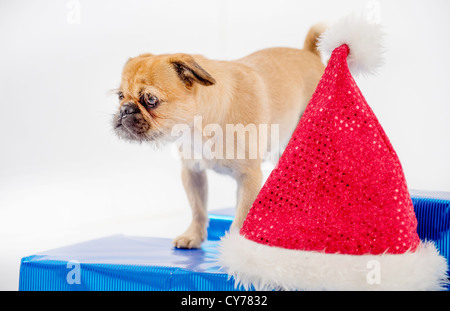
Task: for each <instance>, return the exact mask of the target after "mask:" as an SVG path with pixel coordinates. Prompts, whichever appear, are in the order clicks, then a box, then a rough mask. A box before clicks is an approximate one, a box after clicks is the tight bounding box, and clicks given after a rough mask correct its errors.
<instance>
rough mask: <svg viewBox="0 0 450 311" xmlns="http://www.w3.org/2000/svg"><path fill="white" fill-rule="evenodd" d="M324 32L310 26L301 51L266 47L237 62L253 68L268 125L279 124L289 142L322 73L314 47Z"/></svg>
mask: <svg viewBox="0 0 450 311" xmlns="http://www.w3.org/2000/svg"><path fill="white" fill-rule="evenodd" d="M324 30H325V28H324V26H323V25H321V24H318V25H315V26H313V27H312V28H311V29H310V30H309V32H308V34H307V36H306V39H305V43H304V48H303V49H295V48H269V49H264V50H260V51H257V52H255V53H253V54H251V55H249V56H246V57H244V58H242V59H240V60H238V62H240V63H242V64H245V65H247V66H249V67H251V68H253V69H254V70H255V71H256V72H257V73H258V74H259V75H260V76H261V78H262V80H263V81H264V84H265V87H266V93H267V95H268V96H269V100H268V101H267V104H268V107H267V110H268V111H269V115H270V116H271V120H270V121H269V122H270V124H280V138H281V139H282V140H289V138H290V136H291V134H292V132H293V131H294V129H295V127H296V125H297V123H298V121H299V118H300V116H301V114H302V113H303V111H304V110H305V108H306V106H307V104H308V102H309V100H310V98H311V96H312V94H313V92H314V90H315V89H316V86H317V84H318V83H319V80H320V78H321V76H322V74H323V71H324V70H325V65H324V64H323V63H322V60H321V57H320V53H319V51H318V50H317V47H316V44H317V40H318V38H319V36H320V34H321V33H322V32H323V31H324ZM281 143H282V142H281Z"/></svg>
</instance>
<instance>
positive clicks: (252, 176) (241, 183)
mask: <svg viewBox="0 0 450 311" xmlns="http://www.w3.org/2000/svg"><path fill="white" fill-rule="evenodd" d="M236 181H237V187H238V188H237V207H236V217H235V219H234V221H233V223H232V224H231V229H240V228H241V227H242V225H243V224H244V220H245V218H246V217H247V214H248V211H249V210H250V207H251V206H252V204H253V202H254V201H255V199H256V197H257V196H258V193H259V191H260V190H261V182H262V172H261V165H260V164H259V165H255V166H254V167H252V168H247V169H246V170H245V171H244V172H241V173H240V174H239V175H238V176H237V178H236Z"/></svg>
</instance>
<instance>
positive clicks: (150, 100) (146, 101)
mask: <svg viewBox="0 0 450 311" xmlns="http://www.w3.org/2000/svg"><path fill="white" fill-rule="evenodd" d="M140 102H141V104H142V105H144V106H147V107H149V108H156V107H157V106H158V104H159V99H158V98H157V97H156V96H153V95H149V94H144V95H142V96H141V100H140Z"/></svg>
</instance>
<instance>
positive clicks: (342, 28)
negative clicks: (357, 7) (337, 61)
mask: <svg viewBox="0 0 450 311" xmlns="http://www.w3.org/2000/svg"><path fill="white" fill-rule="evenodd" d="M383 38H384V32H383V31H382V29H381V25H379V24H376V23H369V22H368V20H367V18H365V17H363V16H358V15H355V14H354V15H350V16H347V17H345V18H342V19H341V20H339V21H337V22H336V23H335V24H334V25H332V26H331V27H330V28H329V29H328V30H327V31H326V32H324V33H323V34H322V36H321V37H320V38H319V42H318V48H319V50H320V51H321V52H323V53H325V55H326V56H328V55H331V53H332V52H333V50H334V49H335V48H337V47H339V46H341V45H343V44H347V45H348V46H349V48H350V53H349V55H348V58H347V63H348V67H349V69H350V71H351V73H352V74H354V75H358V74H363V75H365V74H374V73H376V70H377V69H378V68H379V67H380V66H381V65H382V64H383V53H384V47H383Z"/></svg>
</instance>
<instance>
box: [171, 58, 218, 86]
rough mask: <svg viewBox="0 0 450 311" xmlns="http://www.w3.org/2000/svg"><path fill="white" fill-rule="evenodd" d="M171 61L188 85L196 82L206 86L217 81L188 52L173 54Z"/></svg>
mask: <svg viewBox="0 0 450 311" xmlns="http://www.w3.org/2000/svg"><path fill="white" fill-rule="evenodd" d="M169 61H170V63H171V64H172V65H173V67H174V68H175V71H176V72H177V74H178V76H179V77H180V79H181V80H182V81H183V82H184V83H185V84H186V86H187V87H191V86H192V85H193V84H194V82H197V83H200V84H201V85H204V86H209V85H213V84H215V83H216V80H215V79H214V78H213V77H212V76H211V75H210V74H209V73H208V72H206V70H205V69H203V68H202V67H201V66H200V65H199V64H198V63H197V62H196V61H195V60H194V58H193V57H192V56H190V55H188V54H176V55H173V56H172V57H171V58H170V60H169Z"/></svg>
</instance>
